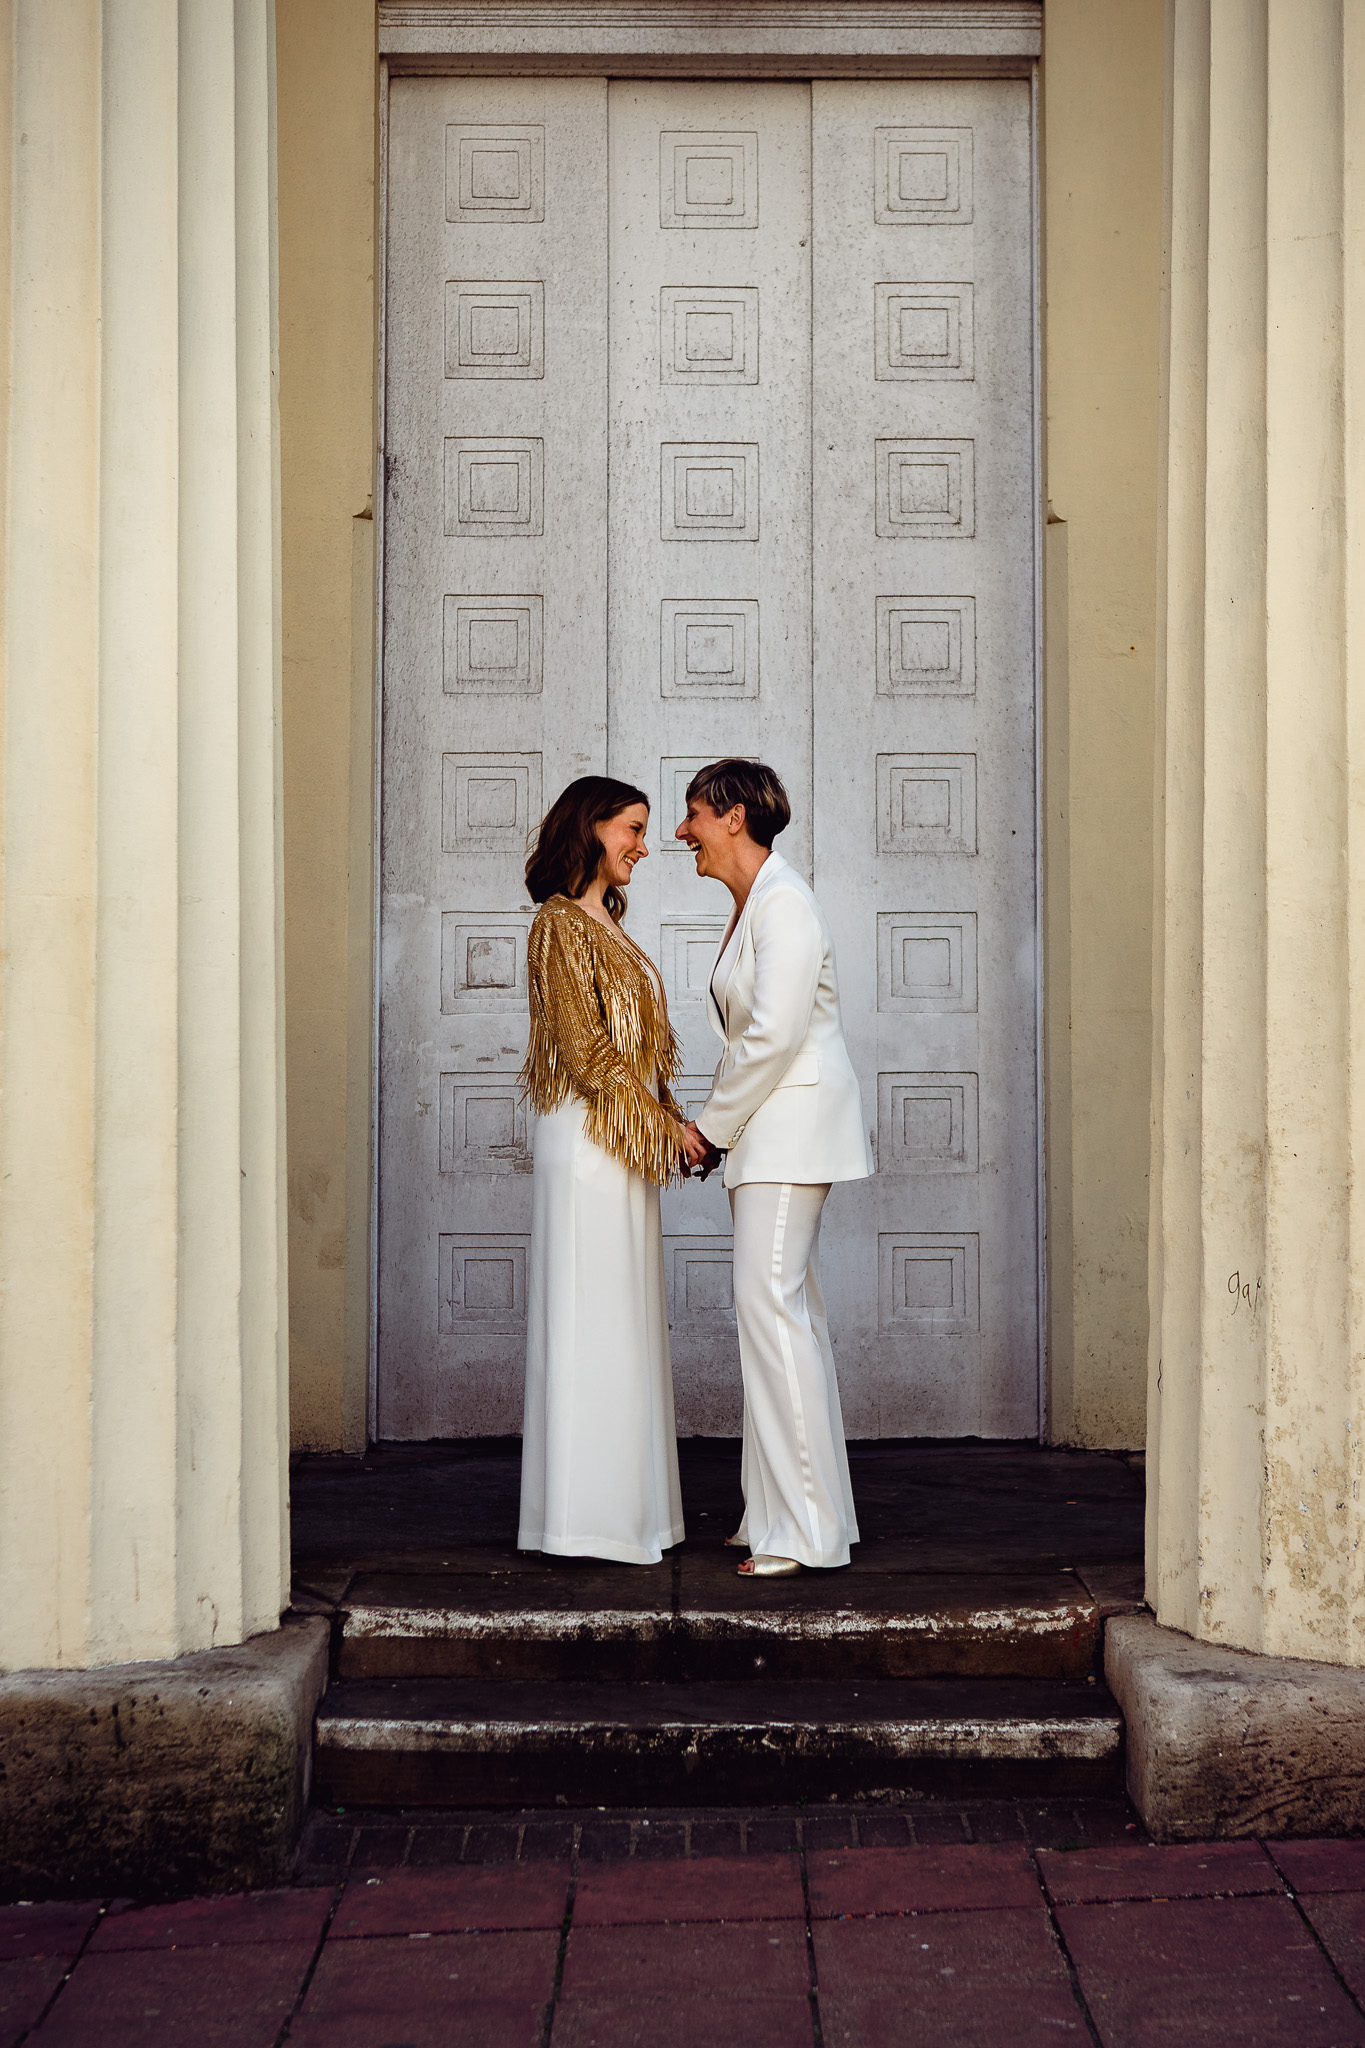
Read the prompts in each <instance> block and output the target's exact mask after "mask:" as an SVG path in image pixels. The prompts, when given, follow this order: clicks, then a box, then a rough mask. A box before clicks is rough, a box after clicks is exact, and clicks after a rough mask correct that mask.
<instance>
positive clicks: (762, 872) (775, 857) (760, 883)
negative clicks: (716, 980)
mask: <svg viewBox="0 0 1365 2048" xmlns="http://www.w3.org/2000/svg"><path fill="white" fill-rule="evenodd" d="M786 865H787V863H786V862H785V861H784V860H783V858H782V856H781V854H780V853H770V854H769V855H768V858H767V859H766V860H765V861H764V863H763V865H762V867H761V868H760V869H759V871H758V873H757V874H756V875H755V876H754V879H753V885H752V887H751V888H750V890H749V893H748V895H747V896H746V897H745V899H744V908H743V910H742V911H741V912H740V914H739V924H738V926H737V927H736V930H735V935H734V948H735V955H734V960H733V962H732V963H731V967H730V972H729V973H728V974H727V975H726V977H725V988H724V991H723V995H724V1010H725V1033H726V1038H727V1041H728V1039H729V1034H730V989H731V987H732V985H733V983H734V979H735V976H736V975H737V974H738V973H739V963H740V961H741V960H742V959H743V958H744V941H745V940H746V938H747V937H748V935H749V913H750V911H751V910H752V909H753V907H754V899H755V898H756V897H757V896H758V895H760V894H761V892H762V891H763V890H764V889H766V888H767V886H768V884H769V882H771V880H772V879H773V876H774V875H775V874H776V873H777V871H778V869H779V868H784V867H785V866H786ZM722 951H724V948H722Z"/></svg>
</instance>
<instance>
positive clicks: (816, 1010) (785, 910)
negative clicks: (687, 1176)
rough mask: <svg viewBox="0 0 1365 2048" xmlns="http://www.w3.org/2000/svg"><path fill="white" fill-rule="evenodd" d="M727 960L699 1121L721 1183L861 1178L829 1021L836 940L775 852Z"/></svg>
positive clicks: (853, 1121) (862, 1131)
mask: <svg viewBox="0 0 1365 2048" xmlns="http://www.w3.org/2000/svg"><path fill="white" fill-rule="evenodd" d="M731 940H733V941H734V943H733V945H731ZM727 952H728V955H729V957H728V960H727V962H726V971H725V976H724V980H723V983H722V980H721V978H720V977H719V976H718V975H717V974H716V973H715V971H714V970H713V973H712V982H711V986H710V987H709V988H708V990H707V998H706V1010H707V1015H708V1016H709V1018H710V1020H711V1028H712V1029H713V1030H714V1031H715V1033H716V1034H717V1036H718V1037H719V1038H720V1039H722V1040H723V1041H724V1045H725V1051H724V1053H723V1054H722V1055H721V1061H720V1065H719V1066H718V1067H717V1068H716V1077H715V1080H714V1081H713V1082H712V1084H711V1093H710V1095H709V1097H708V1098H707V1102H706V1106H705V1108H704V1109H703V1110H702V1111H701V1113H700V1115H699V1116H698V1118H697V1124H698V1127H699V1128H700V1130H701V1131H702V1132H703V1133H704V1135H705V1136H706V1137H708V1138H709V1139H710V1140H711V1143H712V1144H713V1145H719V1146H722V1147H724V1148H726V1149H727V1150H728V1155H729V1156H728V1157H727V1159H726V1162H725V1185H726V1187H727V1188H734V1187H739V1186H741V1185H742V1184H743V1183H744V1182H745V1181H755V1180H764V1181H787V1180H789V1181H797V1182H804V1183H806V1184H807V1185H817V1184H819V1183H821V1182H823V1181H836V1180H863V1179H865V1178H866V1177H867V1175H868V1174H870V1173H871V1172H872V1170H873V1166H872V1153H871V1148H870V1146H869V1144H868V1137H867V1130H866V1128H865V1126H864V1124H863V1104H862V1097H861V1095H860V1093H859V1090H858V1077H857V1075H856V1074H855V1073H854V1071H853V1063H852V1061H851V1060H850V1059H849V1056H848V1047H847V1046H846V1045H845V1044H844V1030H843V1025H842V1024H841V1022H840V1020H839V983H838V980H837V978H836V976H835V972H834V941H833V939H832V938H831V936H830V930H829V926H828V925H827V924H826V923H825V919H824V915H823V913H822V911H821V909H820V906H819V904H818V903H817V902H816V900H815V898H814V896H813V895H812V894H811V891H810V890H809V889H808V888H807V887H806V885H805V883H804V882H803V881H802V880H801V877H800V876H799V875H798V874H797V873H796V872H795V870H794V869H792V868H790V867H788V865H787V863H786V861H784V860H783V858H782V856H781V854H779V853H770V854H769V855H768V858H767V860H765V861H764V863H763V865H762V867H761V868H760V869H759V871H758V874H757V875H756V876H755V878H754V884H753V887H752V888H751V889H750V891H749V895H748V898H747V900H746V902H745V905H744V908H743V910H742V911H741V912H740V915H739V925H738V928H737V930H734V931H732V932H731V933H729V934H728V935H727V937H726V938H725V939H723V940H722V942H721V949H720V953H719V955H718V956H717V962H716V965H717V967H719V965H720V962H721V960H723V959H726V955H727Z"/></svg>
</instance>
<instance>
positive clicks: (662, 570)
mask: <svg viewBox="0 0 1365 2048" xmlns="http://www.w3.org/2000/svg"><path fill="white" fill-rule="evenodd" d="M1031 148H1032V143H1031V134H1030V102H1029V92H1028V87H1027V85H1025V84H1023V83H1019V82H1014V81H1004V80H1001V81H989V82H987V81H980V82H971V83H966V82H947V81H934V82H916V83H913V84H911V83H890V84H888V83H884V82H883V83H877V84H861V83H859V84H852V83H837V84H836V83H823V82H816V83H814V84H812V85H804V84H772V85H748V84H732V83H725V84H704V83H688V84H680V85H674V84H655V83H638V82H631V81H624V82H619V83H613V84H612V85H610V86H608V85H607V84H606V83H605V82H603V81H599V80H585V79H574V80H557V79H550V80H544V79H527V80H495V81H490V80H449V79H404V80H401V81H397V82H396V83H395V85H394V87H393V96H392V104H391V117H390V151H389V181H388V275H387V279H386V393H385V397H386V429H385V440H386V455H387V494H386V502H385V548H384V670H383V676H384V737H383V853H382V875H383V892H382V893H383V908H382V920H381V937H380V944H381V1033H380V1147H379V1158H380V1166H379V1172H380V1183H379V1188H380V1201H379V1362H378V1427H379V1433H380V1435H381V1436H384V1437H426V1436H443V1435H466V1434H481V1433H489V1432H502V1431H511V1430H515V1429H517V1428H518V1427H519V1425H520V1415H521V1381H522V1362H523V1348H524V1341H525V1306H526V1263H527V1251H528V1244H529V1237H528V1233H529V1228H530V1209H531V1200H530V1198H531V1183H530V1148H529V1132H528V1127H527V1118H526V1115H525V1111H524V1109H523V1107H522V1106H521V1104H520V1103H519V1101H518V1098H517V1091H516V1073H517V1068H518V1066H519V1064H520V1060H521V1057H522V1053H523V1051H524V1047H525V1033H526V1024H525V1003H526V991H525V973H526V933H527V929H528V927H529V923H530V910H529V906H528V904H527V902H526V899H525V896H524V892H523V889H522V883H521V870H522V865H523V862H524V859H525V847H526V838H527V834H528V832H529V831H530V830H531V829H532V828H533V827H534V825H535V823H536V821H537V819H538V817H539V816H540V814H541V811H542V810H543V808H544V806H545V805H546V804H547V803H548V802H549V801H550V799H551V798H552V797H553V796H554V795H555V794H556V793H557V791H558V790H559V789H560V788H561V787H562V786H563V784H564V783H565V782H566V781H568V780H569V779H571V778H572V777H573V776H575V775H579V774H583V773H585V772H588V771H590V770H603V769H605V770H606V771H607V772H609V773H611V774H613V775H618V776H621V777H623V778H625V779H627V780H629V781H632V782H635V783H638V784H640V785H641V786H642V787H643V788H644V789H646V790H648V791H649V792H650V795H651V797H652V799H653V803H654V813H653V820H652V825H653V829H652V831H651V835H650V845H651V858H650V859H649V861H647V862H646V863H645V864H644V865H643V866H642V867H641V868H640V869H639V870H637V875H636V879H635V882H634V885H633V887H632V891H631V913H630V919H629V928H630V930H631V932H632V933H633V935H634V936H635V938H636V939H637V940H639V942H640V943H641V944H643V945H645V946H646V947H648V948H649V949H650V950H651V951H652V952H653V953H654V954H655V957H656V958H657V959H658V960H659V962H660V964H661V967H662V969H663V973H664V977H665V981H666V985H667V987H668V990H669V1000H670V1004H671V1006H672V1010H673V1015H674V1020H675V1023H676V1025H677V1028H678V1031H679V1034H680V1036H681V1038H682V1042H683V1046H684V1049H685V1053H686V1064H687V1075H688V1078H687V1082H686V1084H685V1087H684V1091H683V1092H684V1094H685V1096H686V1097H687V1098H688V1100H689V1101H690V1102H691V1103H693V1104H694V1105H696V1104H699V1103H700V1102H701V1100H702V1099H703V1098H704V1096H705V1093H706V1089H707V1085H708V1081H709V1076H710V1073H711V1070H712V1068H713V1066H714V1064H715V1059H716V1053H717V1047H716V1042H715V1040H714V1038H713V1037H712V1034H711V1032H710V1030H709V1028H708V1027H707V1024H706V1021H705V1015H704V1011H703V1006H702V993H703V990H704V986H705V979H706V976H707V974H708V973H709V970H710V965H711V960H712V956H713V952H714V948H715V943H716V940H717V938H718V936H719V933H720V931H721V929H722V927H723V924H724V920H725V917H726V915H727V913H728V909H729V898H728V896H726V895H725V893H724V892H723V891H722V890H721V889H720V888H719V887H718V886H717V885H716V884H714V883H707V882H699V881H698V880H697V878H696V876H695V875H694V873H693V872H692V862H691V860H690V858H689V857H688V856H687V854H686V853H685V852H684V851H682V850H681V849H680V848H677V847H676V846H675V845H673V844H671V840H672V830H673V826H674V824H675V823H676V820H677V818H678V816H679V815H680V812H681V809H682V801H681V798H682V791H683V789H684V788H685V786H686V783H687V780H688V777H689V776H690V774H691V773H692V771H693V769H694V768H695V767H696V766H698V765H700V764H701V763H702V762H703V761H707V760H711V759H714V758H715V757H716V756H717V755H719V754H722V753H745V754H754V755H761V756H763V757H764V758H766V759H768V760H770V761H771V762H772V763H773V764H774V766H776V767H777V768H778V769H779V770H780V772H781V773H782V775H783V776H784V778H785V779H786V781H787V785H788V788H789V790H790V792H791V796H792V801H793V806H794V809H795V814H796V815H795V819H794V822H793V825H792V827H791V829H790V830H789V831H788V832H787V833H786V834H785V835H784V836H783V838H782V840H781V841H780V842H779V850H780V851H781V852H782V853H783V854H784V855H785V856H786V858H787V859H788V860H790V861H792V862H793V863H794V865H796V866H797V867H798V868H799V869H800V870H801V871H802V872H803V873H804V874H805V875H806V876H807V877H808V878H809V879H810V880H812V882H813V883H814V886H815V889H816V891H817V894H818V895H819V896H820V898H821V901H822V903H823V904H824V906H825V909H826V911H827V913H828V914H829V916H830V919H831V922H832V924H833V926H834V930H835V934H836V939H837V943H838V949H839V969H840V977H841V981H842V985H843V994H844V1013H845V1022H846V1026H847V1029H848V1034H849V1041H850V1045H851V1048H852V1051H853V1057H854V1060H855V1063H856V1065H857V1067H858V1072H859V1076H860V1079H861V1081H862V1087H863V1101H864V1105H865V1108H866V1111H867V1116H868V1124H869V1129H870V1130H871V1131H872V1132H873V1135H874V1141H875V1146H876V1154H877V1159H878V1172H877V1174H876V1177H875V1179H873V1180H872V1181H869V1182H866V1183H863V1184H860V1185H857V1186H852V1187H844V1188H838V1189H836V1190H835V1192H834V1194H833V1195H832V1197H831V1199H830V1203H829V1206H828V1208H827V1210H826V1220H825V1227H824V1238H823V1273H824V1279H825V1292H826V1297H827V1300H828V1304H829V1309H830V1316H831V1325H832V1329H833V1334H834V1338H835V1343H836V1347H837V1349H836V1355H837V1358H838V1361H839V1369H840V1382H841V1388H842V1392H843V1399H844V1413H845V1418H846V1421H847V1425H848V1428H849V1431H850V1434H853V1435H864V1436H877V1435H966V1434H980V1435H984V1436H1017V1435H1025V1434H1028V1433H1030V1432H1031V1431H1032V1430H1033V1428H1034V1427H1035V1424H1036V1417H1037V1384H1038V1352H1037V1347H1038V1313H1037V1308H1038V1304H1037V1291H1038V1289H1037V1239H1038V1214H1037V1146H1038V1137H1037V1092H1036V1080H1035V1073H1036V1027H1035V1015H1036V1001H1035V999H1036V954H1035V933H1036V924H1037V911H1036V876H1035V831H1034V815H1035V813H1034V787H1035V778H1034V658H1035V634H1034V575H1035V571H1034V538H1035V531H1034V520H1035V479H1034V473H1033V402H1034V401H1033V389H1032V331H1033V330H1032V321H1033V312H1032V306H1033V299H1032V216H1031V205H1032V201H1031ZM664 1230H665V1255H666V1262H667V1271H668V1282H669V1298H670V1306H671V1315H672V1324H673V1347H674V1369H675V1378H676V1382H677V1390H678V1420H679V1427H680V1429H681V1430H682V1431H683V1432H684V1433H686V1432H688V1431H700V1432H703V1433H717V1432H720V1433H731V1432H735V1431H737V1430H738V1427H739V1418H740V1400H739V1379H738V1355H737V1350H736V1345H735V1334H734V1319H733V1311H732V1307H731V1291H730V1236H729V1213H728V1208H727V1205H726V1202H725V1198H724V1195H723V1193H722V1192H721V1190H720V1189H719V1188H718V1187H717V1186H716V1185H715V1184H714V1182H713V1183H711V1184H709V1185H708V1186H707V1187H706V1188H701V1187H684V1188H683V1189H681V1190H679V1191H677V1192H674V1193H670V1194H668V1195H666V1196H665V1201H664Z"/></svg>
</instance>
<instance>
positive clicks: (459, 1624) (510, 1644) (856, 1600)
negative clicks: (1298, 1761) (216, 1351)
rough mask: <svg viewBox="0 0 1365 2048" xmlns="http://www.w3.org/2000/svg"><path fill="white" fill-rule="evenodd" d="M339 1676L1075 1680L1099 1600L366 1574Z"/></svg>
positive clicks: (962, 1591) (900, 1587)
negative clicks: (758, 1589)
mask: <svg viewBox="0 0 1365 2048" xmlns="http://www.w3.org/2000/svg"><path fill="white" fill-rule="evenodd" d="M340 1604H341V1615H342V1627H341V1641H340V1652H339V1663H338V1672H339V1675H340V1676H341V1677H343V1678H347V1679H352V1678H488V1679H492V1678H498V1679H505V1680H514V1681H536V1680H550V1679H567V1680H583V1681H586V1680H599V1681H602V1682H624V1681H626V1680H643V1681H652V1682H670V1681H671V1682H678V1683H681V1682H708V1683H711V1682H723V1681H727V1680H738V1679H750V1680H753V1679H761V1680H765V1681H773V1682H782V1681H787V1680H797V1679H799V1680H824V1681H827V1682H830V1683H847V1682H852V1681H854V1680H863V1679H911V1678H946V1677H962V1678H1057V1679H1062V1678H1073V1679H1083V1678H1085V1677H1086V1676H1088V1675H1089V1674H1090V1673H1091V1671H1092V1670H1094V1669H1095V1668H1096V1667H1097V1661H1098V1652H1099V1632H1100V1617H1101V1612H1102V1609H1101V1606H1100V1605H1099V1603H1097V1601H1096V1600H1095V1599H1094V1598H1093V1597H1092V1596H1091V1594H1090V1593H1089V1592H1088V1591H1087V1589H1086V1587H1085V1586H1084V1585H1083V1584H1082V1583H1081V1581H1080V1580H1079V1579H1078V1578H1076V1577H1074V1576H1073V1575H1072V1574H1070V1573H1066V1572H1050V1573H1034V1574H1015V1575H1009V1574H1001V1573H992V1574H985V1573H982V1574H979V1575H974V1574H949V1573H943V1574H912V1573H885V1572H874V1571H862V1572H860V1571H857V1570H854V1571H852V1572H841V1573H837V1574H835V1573H829V1574H825V1573H821V1574H815V1573H805V1574H802V1575H801V1576H800V1577H799V1578H792V1579H767V1580H764V1581H763V1582H762V1588H761V1593H759V1592H758V1591H757V1590H756V1588H755V1587H754V1585H753V1584H752V1582H747V1581H744V1580H741V1579H738V1578H736V1576H735V1571H734V1563H733V1559H732V1558H731V1559H729V1560H725V1559H721V1560H700V1561H699V1560H696V1559H689V1560H687V1567H686V1570H685V1571H680V1572H679V1573H677V1574H673V1575H668V1574H665V1573H649V1572H637V1573H635V1574H631V1573H630V1572H628V1571H626V1570H623V1569H616V1570H611V1569H607V1570H597V1571H594V1570H592V1569H584V1570H580V1571H578V1572H576V1573H563V1572H561V1573H559V1574H558V1575H556V1574H555V1573H554V1572H548V1573H537V1574H531V1573H508V1574H506V1575H502V1574H498V1575H490V1574H451V1575H442V1574H437V1573H423V1574H420V1575H419V1574H408V1575H405V1574H402V1573H380V1572H373V1573H363V1574H360V1575H358V1576H357V1577H356V1578H355V1579H354V1580H353V1581H352V1582H351V1585H350V1587H349V1589H348V1591H347V1593H346V1596H345V1597H344V1599H343V1600H342V1602H341V1603H340Z"/></svg>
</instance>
